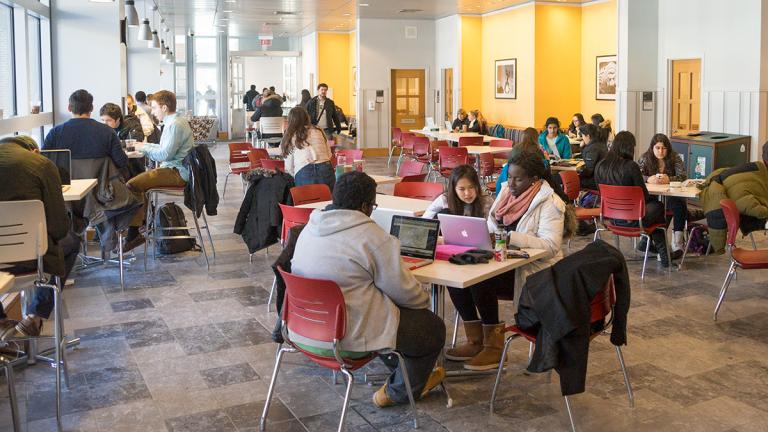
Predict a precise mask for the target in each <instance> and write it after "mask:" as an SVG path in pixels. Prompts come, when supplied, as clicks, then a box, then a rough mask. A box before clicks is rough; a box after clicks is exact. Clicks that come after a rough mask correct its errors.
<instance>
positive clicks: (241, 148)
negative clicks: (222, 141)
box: [227, 142, 252, 163]
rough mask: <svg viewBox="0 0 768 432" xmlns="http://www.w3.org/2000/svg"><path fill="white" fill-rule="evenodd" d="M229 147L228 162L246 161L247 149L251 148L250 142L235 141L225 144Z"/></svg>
mask: <svg viewBox="0 0 768 432" xmlns="http://www.w3.org/2000/svg"><path fill="white" fill-rule="evenodd" d="M227 146H228V147H229V163H233V159H234V162H248V153H247V152H248V151H249V150H250V149H251V147H252V146H251V143H248V142H236V143H229V144H227ZM243 152H245V153H243Z"/></svg>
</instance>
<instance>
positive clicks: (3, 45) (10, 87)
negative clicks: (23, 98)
mask: <svg viewBox="0 0 768 432" xmlns="http://www.w3.org/2000/svg"><path fill="white" fill-rule="evenodd" d="M13 58H14V55H13V9H12V8H11V7H9V6H6V5H4V4H2V3H0V110H2V111H3V115H2V116H0V117H12V116H14V115H16V100H15V99H16V83H15V78H14V75H15V74H14V61H13Z"/></svg>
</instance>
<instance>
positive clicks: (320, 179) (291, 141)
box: [280, 106, 336, 190]
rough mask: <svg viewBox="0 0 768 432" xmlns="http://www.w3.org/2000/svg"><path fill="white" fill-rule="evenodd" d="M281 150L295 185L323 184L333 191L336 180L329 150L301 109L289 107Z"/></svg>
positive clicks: (287, 170) (320, 131) (326, 143)
mask: <svg viewBox="0 0 768 432" xmlns="http://www.w3.org/2000/svg"><path fill="white" fill-rule="evenodd" d="M280 150H281V151H282V154H283V158H284V159H285V171H286V172H287V173H289V174H292V175H293V176H294V179H295V181H296V186H301V185H306V184H319V183H323V184H327V185H328V187H329V188H331V190H333V185H334V184H335V183H336V177H335V175H334V173H333V167H332V166H331V147H330V146H329V145H328V140H326V138H325V134H324V133H323V131H322V130H320V129H318V128H317V127H315V126H313V125H312V121H311V120H310V118H309V113H307V110H306V109H304V107H300V106H299V107H294V108H291V111H290V112H289V113H288V127H287V128H286V129H285V133H284V134H283V140H282V142H281V143H280Z"/></svg>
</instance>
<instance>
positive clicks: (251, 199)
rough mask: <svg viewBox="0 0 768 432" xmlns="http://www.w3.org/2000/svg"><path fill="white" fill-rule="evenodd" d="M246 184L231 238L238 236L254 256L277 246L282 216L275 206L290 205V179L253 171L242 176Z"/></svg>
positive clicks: (260, 170) (291, 184)
mask: <svg viewBox="0 0 768 432" xmlns="http://www.w3.org/2000/svg"><path fill="white" fill-rule="evenodd" d="M245 179H246V180H247V181H248V182H249V186H248V191H247V192H246V193H245V198H244V199H243V203H242V204H241V205H240V211H239V212H238V213H237V219H236V220H235V229H234V233H235V234H240V235H241V236H242V237H243V240H244V241H245V244H246V245H247V246H248V252H249V253H254V252H256V251H258V250H260V249H263V248H265V247H267V246H269V245H273V244H275V243H277V239H278V235H279V234H280V228H281V226H282V223H283V214H282V212H281V211H280V206H279V205H278V204H292V201H291V194H290V190H291V188H292V187H293V186H294V185H295V183H294V182H293V177H291V175H290V174H286V173H284V172H281V171H277V172H275V171H269V170H265V169H261V168H259V169H255V170H252V171H250V172H248V173H247V174H245Z"/></svg>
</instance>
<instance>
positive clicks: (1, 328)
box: [0, 318, 18, 340]
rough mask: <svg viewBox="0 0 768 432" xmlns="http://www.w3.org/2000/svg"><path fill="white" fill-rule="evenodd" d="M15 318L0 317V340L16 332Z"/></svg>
mask: <svg viewBox="0 0 768 432" xmlns="http://www.w3.org/2000/svg"><path fill="white" fill-rule="evenodd" d="M16 324H18V322H17V321H16V320H12V319H9V318H3V319H0V340H5V339H6V338H8V337H10V336H13V335H14V334H15V333H16Z"/></svg>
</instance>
